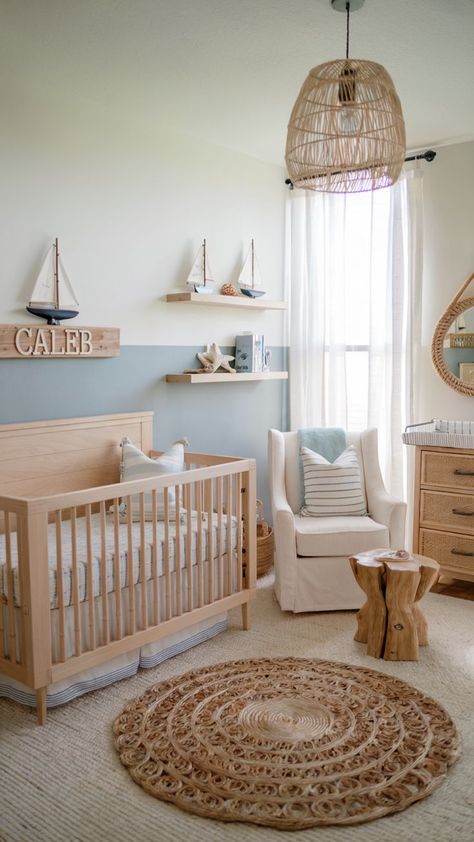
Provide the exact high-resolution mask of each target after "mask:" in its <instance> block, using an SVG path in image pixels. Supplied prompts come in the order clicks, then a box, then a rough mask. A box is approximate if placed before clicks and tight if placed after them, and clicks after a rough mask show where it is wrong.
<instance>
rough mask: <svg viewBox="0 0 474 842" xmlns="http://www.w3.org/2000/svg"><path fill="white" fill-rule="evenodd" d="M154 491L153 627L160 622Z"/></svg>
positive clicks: (152, 493)
mask: <svg viewBox="0 0 474 842" xmlns="http://www.w3.org/2000/svg"><path fill="white" fill-rule="evenodd" d="M156 496H157V495H156V490H155V489H153V491H152V492H151V521H152V526H151V536H152V537H151V542H152V543H151V566H152V574H151V575H152V578H153V622H154V624H155V625H158V623H159V622H160V621H161V616H160V615H161V610H160V592H159V588H158V524H157V521H158V505H157V500H156Z"/></svg>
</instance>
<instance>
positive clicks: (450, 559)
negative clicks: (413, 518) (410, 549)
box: [418, 529, 474, 579]
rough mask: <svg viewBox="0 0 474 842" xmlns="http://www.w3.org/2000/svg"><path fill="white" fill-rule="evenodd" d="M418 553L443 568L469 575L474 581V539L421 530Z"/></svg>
mask: <svg viewBox="0 0 474 842" xmlns="http://www.w3.org/2000/svg"><path fill="white" fill-rule="evenodd" d="M418 552H419V553H420V554H421V555H426V556H428V557H429V558H434V559H435V560H436V561H438V562H439V563H440V564H441V567H446V568H449V569H450V570H451V571H453V570H454V571H459V572H462V573H467V574H470V575H471V576H472V578H473V579H474V538H471V537H469V536H468V535H452V534H449V533H448V532H437V531H435V530H434V529H420V543H419V547H418Z"/></svg>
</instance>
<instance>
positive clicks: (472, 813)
mask: <svg viewBox="0 0 474 842" xmlns="http://www.w3.org/2000/svg"><path fill="white" fill-rule="evenodd" d="M423 606H424V609H425V613H426V615H427V618H428V622H429V627H430V646H429V647H428V648H426V649H422V650H421V659H420V661H419V662H418V663H385V662H384V661H375V660H374V659H372V658H368V657H367V656H366V655H365V651H364V650H365V646H364V645H362V644H359V643H355V642H354V641H353V640H352V635H353V632H354V628H355V619H354V613H352V612H337V613H328V614H304V615H292V614H291V615H289V614H282V612H281V611H280V609H279V607H278V605H277V604H276V602H275V601H274V599H273V594H272V590H271V588H270V587H266V588H263V589H261V590H260V591H259V593H258V598H257V601H256V603H255V604H254V611H253V613H254V621H253V627H252V630H251V631H250V632H243V631H241V630H240V628H239V619H240V611H237V612H233V613H232V616H231V620H232V625H231V628H230V630H229V631H227V632H226V633H224V634H222V635H220V636H219V637H217V638H215V639H214V640H212V641H210V642H208V643H203V644H201V646H197V647H195V648H194V649H192V650H191V651H190V652H187V653H185V654H183V655H179V656H177V657H176V658H173V659H171V660H170V661H168V662H167V663H166V664H163V665H161V666H160V667H157V668H156V669H154V670H142V671H140V672H139V674H138V675H137V676H135V677H134V678H131V679H129V680H127V681H122V682H120V683H118V684H116V685H114V686H112V687H108V688H106V689H104V690H98V691H96V692H95V693H92V694H89V695H88V696H84V697H83V698H81V699H78V700H76V701H75V702H72V703H71V704H69V705H66V706H64V707H61V708H56V709H55V710H53V711H51V712H50V713H49V714H48V723H47V725H46V726H45V727H44V728H39V727H36V726H35V724H34V723H35V719H34V717H33V715H32V713H31V712H30V711H29V710H28V709H27V708H24V707H20V706H19V705H15V704H13V703H11V702H7V701H4V700H0V839H1V840H2V842H109V840H110V842H129V840H131V842H135V840H137V842H152V840H153V842H183V840H185V842H221V840H230V842H244V840H245V842H247V840H248V842H267V840H274V842H280V840H290V839H291V840H297V839H303V838H304V840H305V842H316V840H317V841H318V842H320V840H330V842H392V840H393V842H473V840H474V715H473V698H474V635H473V629H474V605H473V603H472V602H469V601H467V600H461V599H453V598H452V597H448V596H441V595H439V594H428V596H427V597H425V599H424V602H423ZM248 655H251V656H252V657H259V656H264V655H292V656H295V657H319V658H327V659H332V660H339V661H346V662H349V663H353V664H360V665H363V666H368V667H370V668H372V669H379V670H380V671H382V672H385V673H389V674H392V675H395V676H397V677H399V678H401V679H403V680H404V681H407V682H409V683H411V684H413V685H414V686H415V687H418V688H420V690H422V691H424V692H425V693H428V694H429V695H431V696H433V697H434V698H435V699H436V700H437V701H438V702H440V703H441V704H443V705H444V706H445V707H446V709H447V710H448V712H449V713H450V715H451V716H452V717H453V719H454V720H455V722H456V724H457V726H458V729H459V731H460V734H461V739H462V742H463V754H462V756H461V758H460V760H459V761H458V762H457V763H456V764H455V766H454V767H453V768H452V769H451V770H450V772H449V774H448V776H447V778H446V781H445V782H444V783H443V784H442V785H441V786H440V788H439V789H438V790H436V791H435V792H434V794H433V795H432V796H430V797H429V798H427V799H425V800H424V801H421V802H419V803H417V804H414V805H413V806H411V807H409V808H408V809H407V810H405V811H404V812H403V813H400V814H397V815H394V816H390V817H386V818H382V819H379V820H377V821H374V822H370V823H367V824H362V825H360V826H357V827H352V828H314V829H309V830H304V831H295V832H293V833H291V832H288V831H279V830H272V829H270V828H259V827H253V826H251V825H245V824H223V823H220V822H216V821H211V820H208V819H203V818H200V817H198V816H193V815H190V814H188V813H184V812H182V811H180V810H179V809H178V808H176V807H174V806H172V805H169V804H165V803H162V802H160V801H157V800H156V799H154V798H152V797H151V796H149V795H147V794H146V793H145V792H143V790H141V789H140V788H139V787H138V786H136V785H135V784H134V783H133V782H132V780H131V779H130V776H129V774H128V772H127V771H126V769H124V768H123V766H121V764H120V761H119V758H118V756H117V754H116V752H115V750H114V748H113V741H112V729H111V725H112V722H113V720H114V719H115V717H116V716H117V715H118V714H119V713H120V711H121V710H122V708H123V707H124V705H125V703H126V702H127V700H129V699H131V698H133V697H134V696H137V695H139V694H141V693H143V692H144V690H145V689H146V688H147V687H149V686H150V685H151V684H153V683H154V682H156V681H158V680H161V679H164V678H166V677H168V676H172V675H176V674H178V673H180V672H184V671H185V670H189V669H192V668H194V667H198V666H200V665H203V664H211V663H217V662H219V661H224V660H232V659H235V658H239V657H246V656H248Z"/></svg>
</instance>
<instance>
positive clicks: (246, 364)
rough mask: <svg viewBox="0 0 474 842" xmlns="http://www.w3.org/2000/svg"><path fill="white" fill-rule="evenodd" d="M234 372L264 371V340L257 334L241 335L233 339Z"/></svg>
mask: <svg viewBox="0 0 474 842" xmlns="http://www.w3.org/2000/svg"><path fill="white" fill-rule="evenodd" d="M235 370H236V371H238V372H256V371H265V338H264V337H263V336H262V335H261V334H258V333H241V334H240V335H239V336H236V337H235Z"/></svg>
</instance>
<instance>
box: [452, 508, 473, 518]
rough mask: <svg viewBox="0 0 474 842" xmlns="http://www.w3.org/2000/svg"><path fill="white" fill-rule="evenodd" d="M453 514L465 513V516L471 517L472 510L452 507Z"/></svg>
mask: <svg viewBox="0 0 474 842" xmlns="http://www.w3.org/2000/svg"><path fill="white" fill-rule="evenodd" d="M452 512H453V515H465V516H466V517H472V515H474V512H470V511H466V509H452Z"/></svg>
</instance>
